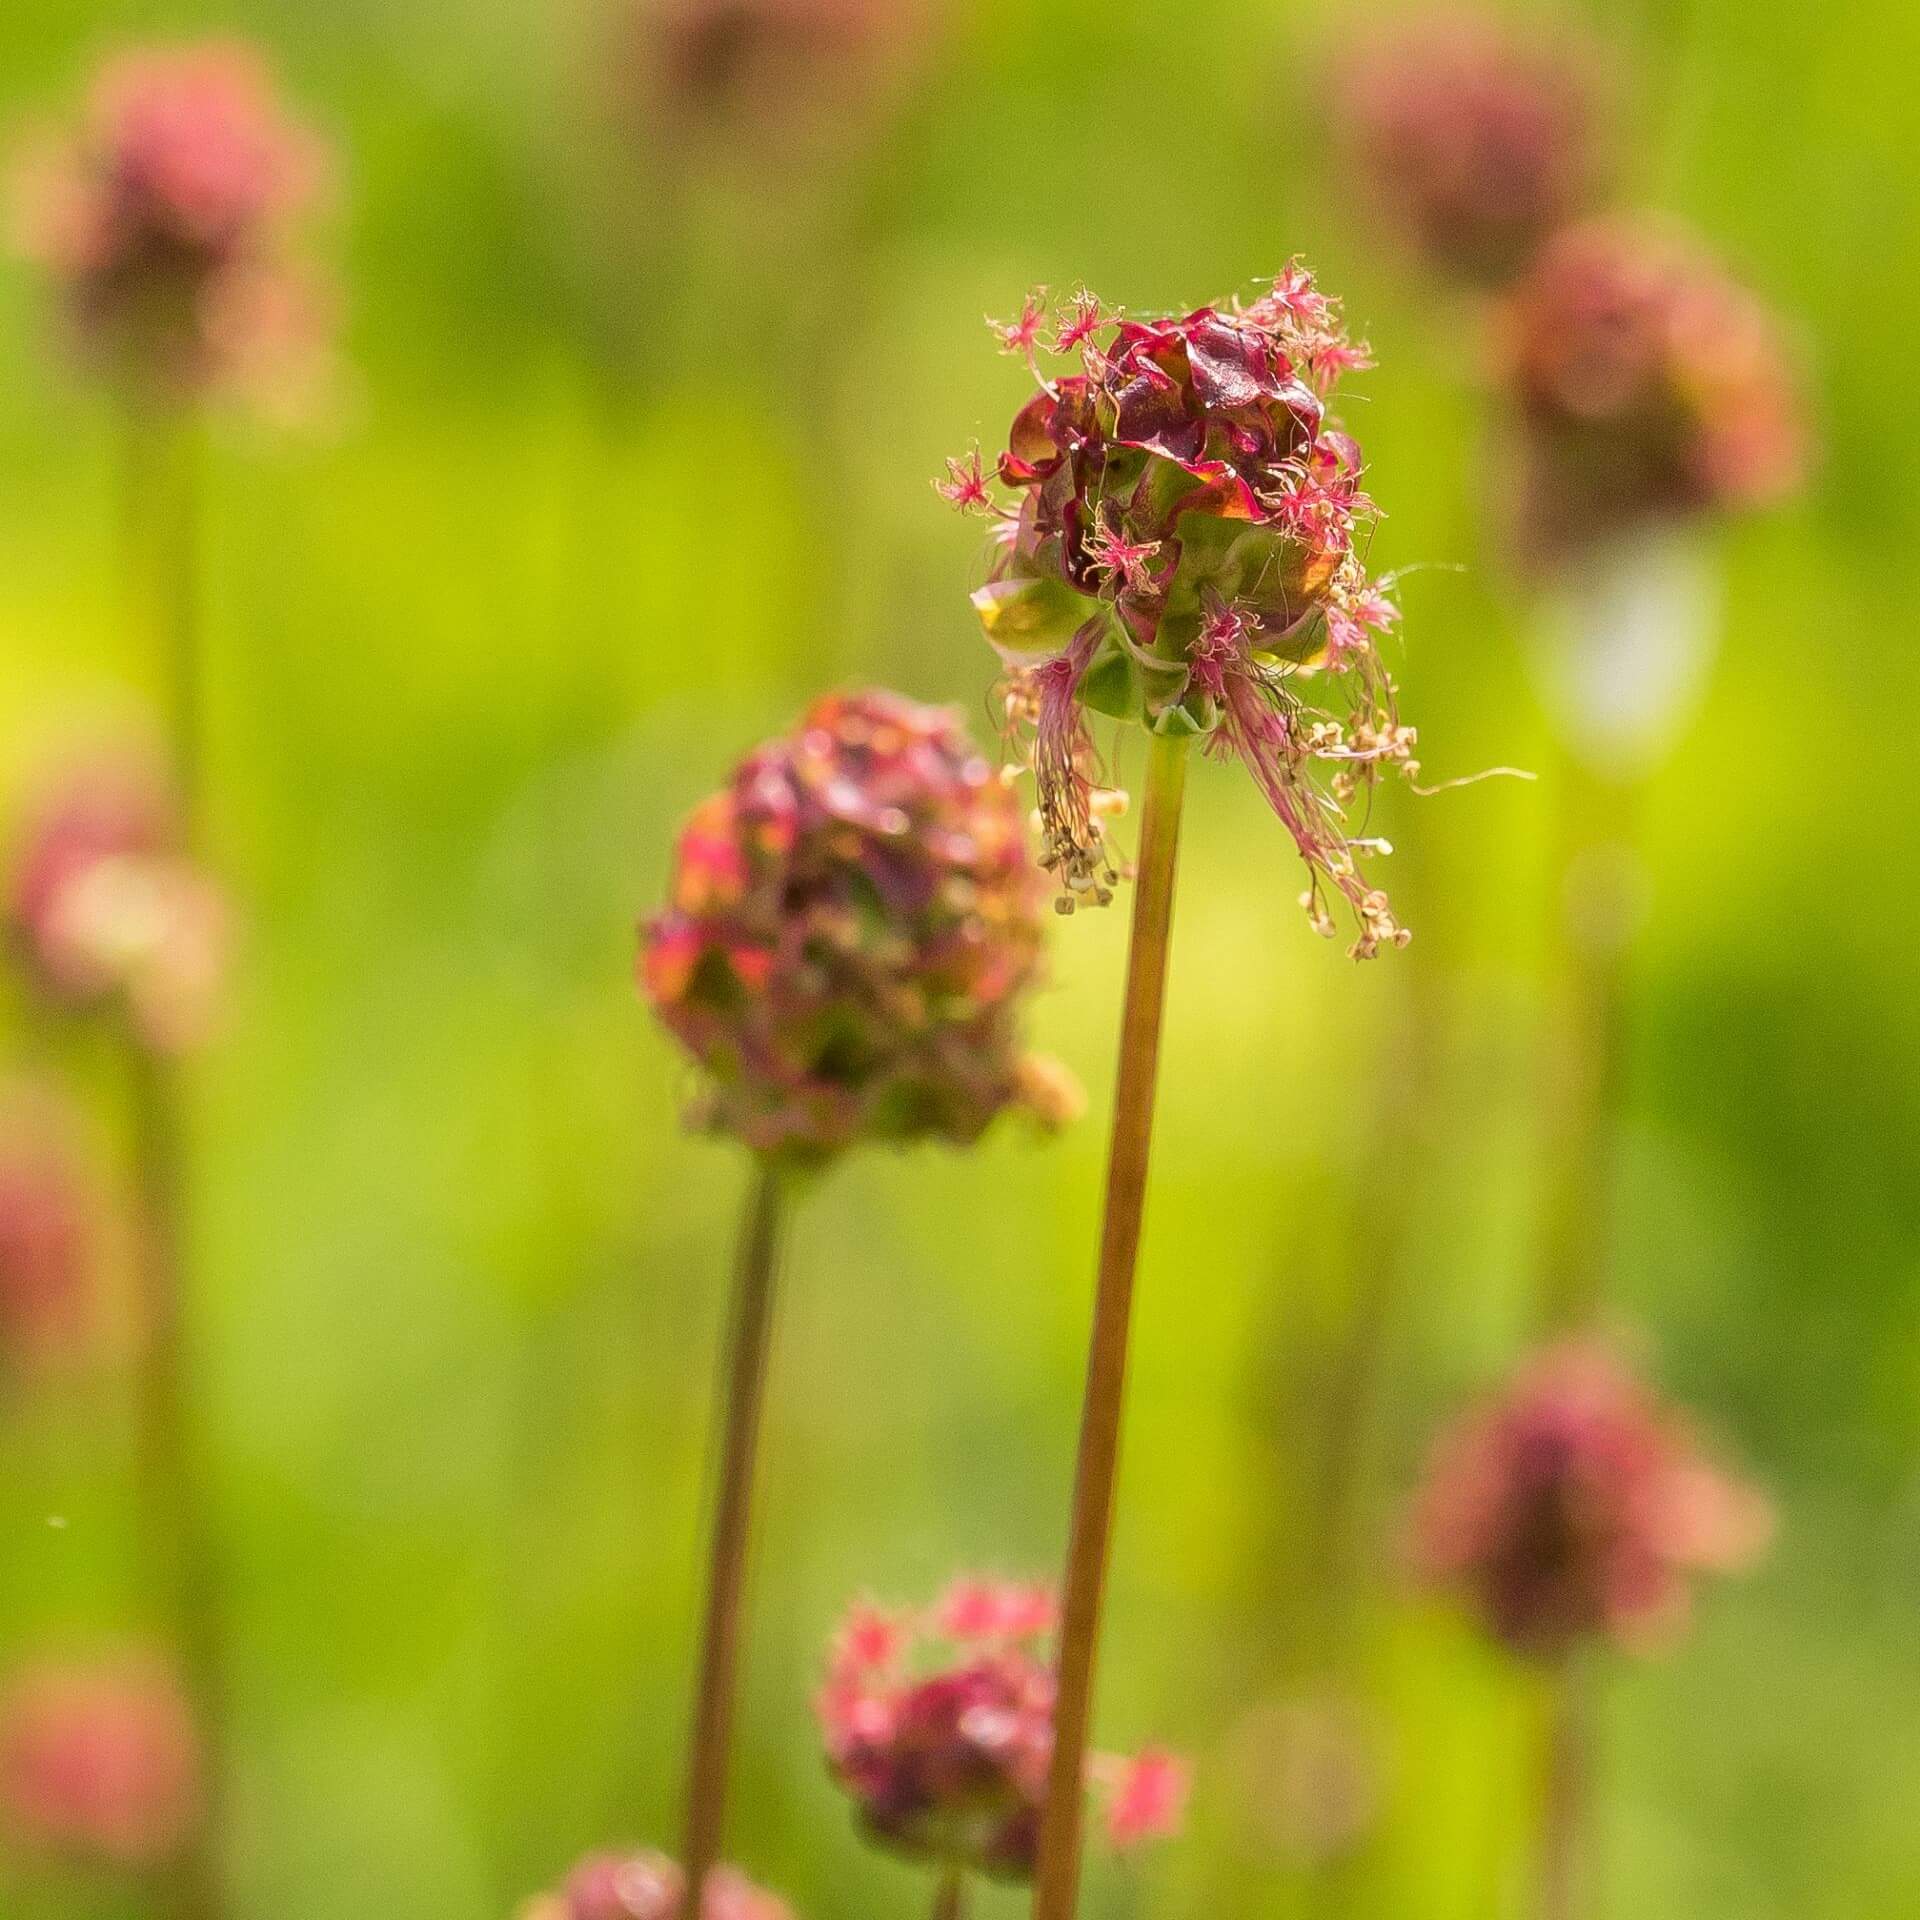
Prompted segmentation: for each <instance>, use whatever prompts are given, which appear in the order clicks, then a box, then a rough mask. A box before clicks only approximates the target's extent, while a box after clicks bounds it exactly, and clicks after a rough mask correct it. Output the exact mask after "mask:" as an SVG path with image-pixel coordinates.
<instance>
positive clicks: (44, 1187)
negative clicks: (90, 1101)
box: [0, 1087, 99, 1374]
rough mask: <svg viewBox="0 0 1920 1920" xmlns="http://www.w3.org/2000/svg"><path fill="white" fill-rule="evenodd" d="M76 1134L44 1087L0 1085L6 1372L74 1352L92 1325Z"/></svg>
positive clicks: (0, 1357) (90, 1239) (85, 1200)
mask: <svg viewBox="0 0 1920 1920" xmlns="http://www.w3.org/2000/svg"><path fill="white" fill-rule="evenodd" d="M73 1132H74V1129H73V1126H72V1123H71V1121H70V1119H69V1116H68V1115H67V1114H66V1113H65V1112H64V1111H63V1110H62V1109H61V1108H60V1106H59V1104H58V1103H57V1102H56V1101H55V1100H53V1099H52V1098H50V1097H49V1096H48V1095H46V1094H44V1093H42V1092H41V1091H40V1090H39V1089H37V1088H27V1087H0V1374H4V1373H6V1372H7V1371H9V1370H11V1369H14V1368H24V1369H27V1370H29V1371H30V1370H32V1369H33V1368H34V1367H35V1366H37V1365H38V1364H39V1363H41V1362H43V1361H46V1360H49V1359H52V1358H54V1357H56V1356H63V1355H66V1354H70V1353H72V1352H73V1351H74V1350H75V1349H77V1348H79V1347H81V1346H84V1345H85V1343H86V1341H87V1339H88V1337H89V1336H90V1335H91V1334H92V1332H93V1331H94V1328H95V1321H96V1314H97V1309H98V1304H99V1303H98V1300H97V1298H96V1294H95V1286H94V1282H95V1278H96V1261H97V1257H98V1248H97V1246H96V1244H95V1241H96V1230H95V1218H94V1195H93V1193H92V1191H91V1190H90V1187H89V1184H88V1182H87V1181H86V1179H85V1177H84V1176H83V1174H82V1173H81V1170H80V1166H79V1161H78V1155H77V1153H76V1150H75V1146H74V1140H73Z"/></svg>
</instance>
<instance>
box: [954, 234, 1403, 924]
mask: <svg viewBox="0 0 1920 1920" xmlns="http://www.w3.org/2000/svg"><path fill="white" fill-rule="evenodd" d="M999 331H1000V335H1001V339H1002V342H1003V344H1004V345H1005V346H1006V347H1007V349H1008V350H1009V351H1010V352H1014V353H1017V354H1019V355H1020V356H1021V357H1022V358H1023V359H1024V360H1025V361H1026V362H1027V365H1028V367H1029V369H1030V370H1031V371H1032V373H1033V376H1034V379H1035V381H1036V383H1037V385H1038V389H1039V390H1038V392H1036V393H1035V395H1034V397H1033V398H1032V399H1031V400H1030V401H1029V402H1028V403H1027V404H1026V406H1025V407H1023V408H1022V409H1021V411H1020V413H1019V415H1018V417H1017V418H1016V419H1015V420H1014V423H1013V428H1012V432H1011V434H1010V436H1009V443H1008V446H1007V450H1006V452H1005V453H1003V454H1002V455H1001V457H1000V459H999V462H998V464H997V466H996V468H995V471H994V474H993V475H992V476H991V477H990V476H989V475H988V474H987V473H986V471H985V470H984V468H983V466H982V463H981V459H980V456H979V454H978V453H977V452H976V453H975V454H973V455H972V456H971V457H970V458H968V459H966V460H963V461H952V462H949V473H948V477H947V479H946V481H945V482H943V483H942V484H941V487H940V491H941V492H942V493H943V494H944V495H945V496H946V497H947V498H948V499H949V500H951V501H952V502H953V503H954V504H955V505H957V506H960V507H962V508H968V509H972V510H975V511H978V512H981V513H984V514H986V515H987V516H988V517H989V518H990V519H991V520H992V521H993V523H994V543H993V563H992V572H991V578H990V580H989V581H988V583H987V585H985V586H984V587H982V588H981V589H980V590H979V591H978V592H977V593H976V594H975V595H974V606H975V608H976V610H977V612H978V613H979V616H980V620H981V623H982V625H983V626H984V628H985V630H986V634H987V637H988V639H989V640H990V641H991V642H992V644H993V646H994V647H995V648H996V649H997V651H998V652H999V654H1000V656H1001V658H1002V659H1003V660H1004V661H1005V662H1006V664H1007V666H1008V669H1009V672H1010V675H1011V680H1010V685H1009V701H1010V706H1011V708H1012V711H1013V713H1014V715H1015V717H1016V718H1017V719H1018V720H1020V721H1022V722H1025V723H1027V724H1030V725H1031V728H1032V732H1033V764H1034V771H1035V775H1036V778H1037V781H1038V787H1039V800H1040V812H1041V819H1042V823H1043V825H1044V828H1045V832H1046V845H1045V849H1044V853H1043V858H1044V860H1045V863H1046V865H1047V866H1048V867H1049V868H1051V869H1052V871H1053V872H1054V873H1055V875H1056V876H1057V877H1058V878H1059V880H1060V882H1061V884H1062V887H1063V889H1064V892H1065V902H1066V904H1068V905H1071V903H1072V902H1073V901H1075V900H1078V899H1088V898H1091V899H1093V900H1095V901H1104V900H1105V899H1106V898H1107V897H1108V896H1109V893H1110V888H1111V882H1112V880H1113V877H1114V869H1113V863H1112V861H1111V859H1110V857H1109V854H1108V852H1107V849H1106V845H1105V833H1104V829H1103V827H1102V824H1101V818H1100V816H1101V813H1102V811H1103V810H1104V808H1103V795H1102V794H1101V792H1100V791H1099V785H1098V781H1097V778H1096V775H1097V772H1098V762H1097V759H1096V756H1095V753H1094V749H1093V746H1092V742H1091V738H1090V735H1089V733H1088V728H1087V722H1086V713H1087V711H1088V710H1089V709H1090V710H1092V711H1094V712H1097V713H1103V714H1109V715H1112V716H1114V717H1116V718H1120V719H1123V720H1134V721H1138V722H1141V723H1142V724H1144V725H1145V726H1147V727H1149V728H1150V729H1152V730H1153V731H1155V732H1159V733H1173V734H1190V735H1205V736H1207V737H1208V738H1210V739H1211V740H1212V742H1213V743H1214V745H1215V747H1216V748H1217V750H1218V751H1220V752H1222V753H1226V754H1230V755H1233V756H1235V757H1237V758H1238V759H1240V760H1241V761H1242V762H1243V763H1244V764H1245V765H1246V767H1247V768H1248V770H1249V771H1250V772H1251V774H1252V775H1253V777H1254V780H1255V781H1256V783H1257V784H1258V786H1259V787H1260V790H1261V792H1262V793H1263V794H1264V795H1265V796H1266V798H1267V800H1268V802H1269V804H1270V805H1271V806H1272V807H1273V809H1274V811H1275V812H1276V813H1277V814H1278V815H1279V817H1280V819H1281V820H1282V821H1283V822H1284V823H1285V825H1286V826H1287V828H1288V829H1289V831H1290V832H1291V833H1292V835H1293V837H1294V840H1295V842H1296V843H1297V845H1298V846H1299V849H1300V852H1301V854H1302V856H1303V857H1304V858H1305V860H1306V862H1307V867H1308V872H1309V878H1310V887H1309V891H1308V894H1307V905H1308V908H1309V911H1310V912H1311V914H1312V915H1313V918H1314V920H1315V923H1316V925H1319V926H1320V927H1321V928H1322V929H1323V930H1330V927H1331V919H1330V915H1329V913H1328V911H1327V905H1326V892H1325V890H1326V889H1327V888H1329V887H1330V888H1331V889H1332V890H1333V892H1334V893H1335V894H1337V895H1339V896H1341V897H1343V898H1344V899H1345V901H1346V902H1347V904H1348V905H1349V907H1350V908H1351V909H1352V912H1353V914H1354V916H1355V918H1356V919H1357V921H1358V923H1359V928H1360V938H1359V941H1358V943H1357V945H1356V947H1355V949H1354V950H1355V952H1356V954H1357V955H1360V956H1362V957H1364V956H1367V955H1370V954H1372V953H1374V952H1375V951H1377V950H1378V948H1379V947H1380V946H1382V945H1386V944H1397V943H1399V942H1401V941H1403V940H1404V939H1405V935H1404V933H1403V932H1402V930H1401V929H1400V928H1399V927H1398V925H1397V924H1396V923H1395V921H1394V918H1393V915H1392V912H1391V910H1390V908H1389V906H1388V904H1387V900H1386V897H1385V895H1384V894H1382V893H1380V892H1379V891H1377V890H1376V889H1375V888H1374V887H1372V886H1371V885H1370V884H1369V883H1368V882H1367V880H1366V879H1365V877H1364V876H1363V874H1362V872H1361V870H1360V864H1359V862H1360V857H1361V856H1362V855H1363V854H1365V853H1367V852H1378V851H1383V850H1384V849H1383V848H1382V847H1381V846H1380V843H1378V842H1376V841H1371V840H1366V839H1357V838H1352V837H1350V836H1349V834H1348V832H1347V830H1346V826H1345V820H1346V815H1347V812H1348V803H1349V802H1350V801H1352V800H1353V798H1354V796H1355V791H1356V788H1357V787H1358V786H1360V785H1361V784H1363V783H1365V782H1368V781H1370V780H1371V779H1372V778H1373V777H1374V775H1375V774H1376V773H1377V772H1378V770H1379V769H1380V768H1381V767H1382V766H1383V765H1398V766H1399V767H1401V768H1402V769H1403V770H1405V771H1408V772H1411V771H1412V770H1413V766H1414V763H1413V759H1412V751H1413V745H1414V735H1413V731H1412V729H1411V728H1408V727H1404V726H1402V725H1401V724H1400V722H1399V720H1398V718H1397V716H1396V714H1395V710H1394V701H1393V684H1392V681H1391V679H1390V678H1389V676H1388V674H1387V672H1386V669H1385V666H1384V664H1383V662H1382V661H1381V658H1380V655H1379V652H1378V650H1377V647H1376V645H1375V636H1376V635H1377V634H1378V632H1379V631H1380V630H1381V629H1382V628H1385V627H1387V626H1389V625H1391V624H1392V622H1393V620H1394V618H1395V609H1394V607H1393V605H1392V604H1391V602H1390V601H1389V600H1388V599H1387V597H1386V595H1385V594H1384V593H1383V592H1382V591H1381V587H1380V584H1379V583H1377V582H1375V581H1373V580H1371V579H1369V577H1368V575H1367V571H1366V568H1365V565H1364V564H1363V562H1362V559H1361V554H1360V548H1361V544H1362V538H1361V536H1362V533H1363V530H1364V529H1365V528H1366V527H1367V526H1368V525H1369V524H1370V521H1371V517H1372V507H1371V503H1370V502H1369V501H1368V499H1367V497H1366V495H1365V494H1364V492H1363V491H1362V490H1361V455H1360V449H1359V447H1358V446H1357V445H1356V444H1355V442H1354V441H1353V440H1352V438H1351V437H1350V436H1348V435H1347V434H1346V433H1344V432H1342V431H1340V429H1339V428H1338V427H1337V426H1336V425H1335V424H1334V423H1333V421H1332V419H1331V417H1330V416H1329V413H1328V397H1329V395H1330V393H1331V390H1332V388H1333V386H1334V385H1335V383H1336V382H1337V381H1338V379H1339V377H1340V376H1341V375H1342V374H1343V373H1345V372H1347V371H1349V370H1351V369H1354V368H1357V367H1362V366H1365V365H1366V364H1367V359H1366V354H1365V350H1364V349H1363V348H1360V347H1356V346H1355V345H1353V344H1352V343H1351V342H1350V341H1349V340H1348V339H1347V337H1346V335H1345V333H1344V332H1343V330H1342V328H1341V325H1340V320H1339V315H1338V312H1337V310H1336V309H1335V307H1334V305H1333V303H1332V302H1331V301H1329V300H1328V299H1327V298H1326V297H1325V296H1324V295H1322V294H1321V293H1319V292H1318V291H1317V290H1316V289H1315V287H1314V284H1313V280H1312V277H1311V276H1310V275H1309V274H1308V273H1307V272H1306V271H1305V270H1304V269H1303V268H1300V267H1298V266H1295V267H1292V268H1289V269H1288V271H1287V272H1286V273H1284V274H1283V275H1281V276H1280V278H1279V279H1278V280H1276V281H1275V282H1274V284H1273V287H1272V289H1271V290H1270V291H1269V292H1267V293H1264V294H1262V295H1261V296H1260V297H1259V298H1258V299H1256V300H1253V301H1252V302H1250V303H1247V304H1244V305H1243V304H1234V305H1230V306H1225V307H1202V308H1201V309H1199V310H1198V311H1197V312H1194V313H1190V314H1187V315H1185V316H1184V317H1183V318H1178V319H1162V320H1127V319H1120V318H1115V317H1112V316H1109V315H1108V314H1107V313H1106V312H1105V310H1104V309H1103V308H1102V307H1101V305H1100V303H1099V302H1098V301H1097V300H1095V299H1094V298H1093V297H1092V296H1091V295H1088V294H1081V295H1080V296H1078V297H1077V298H1076V299H1074V300H1073V301H1072V302H1070V303H1069V304H1068V305H1067V306H1066V307H1065V308H1064V309H1063V310H1061V311H1060V312H1059V313H1057V314H1052V313H1050V311H1049V309H1048V307H1047V304H1046V302H1045V301H1044V300H1043V299H1042V298H1041V297H1040V296H1038V295H1036V296H1034V297H1033V298H1031V299H1029V300H1028V302H1027V303H1026V306H1025V308H1024V309H1023V310H1022V312H1021V314H1020V316H1019V317H1018V318H1017V319H1016V320H1014V321H1013V322H1011V323H1010V324H1008V325H1006V326H1004V327H1002V328H1001V329H1000V330H999ZM1043 351H1044V352H1051V353H1054V354H1056V355H1060V356H1064V357H1067V358H1070V359H1072V360H1075V361H1077V362H1078V364H1079V368H1080V371H1078V372H1077V373H1072V374H1068V375H1065V376H1062V377H1057V378H1056V377H1053V376H1051V375H1049V374H1048V373H1046V372H1043V371H1042V367H1041V362H1040V355H1041V353H1042V352H1043ZM996 480H997V482H998V485H999V488H1000V489H1001V492H1002V493H1004V494H1010V495H1011V497H1012V504H1010V505H1005V504H1001V503H1000V496H999V495H997V494H996V492H995V491H994V485H993V483H994V481H996ZM1334 690H1338V691H1339V693H1340V694H1341V696H1342V699H1341V706H1342V709H1343V711H1342V713H1340V714H1336V713H1334V712H1333V711H1330V710H1328V698H1329V695H1330V694H1331V693H1332V692H1333V691H1334ZM1320 773H1324V775H1325V777H1324V779H1322V778H1317V777H1316V775H1317V774H1320Z"/></svg>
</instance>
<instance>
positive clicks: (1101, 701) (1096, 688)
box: [1080, 643, 1146, 720]
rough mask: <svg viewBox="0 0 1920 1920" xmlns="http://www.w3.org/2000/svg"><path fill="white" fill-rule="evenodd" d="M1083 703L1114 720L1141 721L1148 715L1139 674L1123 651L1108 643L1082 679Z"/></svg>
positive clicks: (1081, 698)
mask: <svg viewBox="0 0 1920 1920" xmlns="http://www.w3.org/2000/svg"><path fill="white" fill-rule="evenodd" d="M1080 704H1081V705H1082V706H1085V707H1091V708H1092V709H1093V711H1094V712H1095V713H1104V714H1105V715H1106V716H1107V717H1108V718H1109V719H1112V720H1138V719H1140V718H1141V716H1142V715H1143V714H1144V713H1145V712H1146V692H1145V689H1144V688H1143V687H1142V686H1141V684H1140V672H1139V669H1138V668H1137V667H1136V666H1135V665H1134V663H1133V661H1132V659H1131V658H1130V657H1129V656H1128V654H1127V653H1126V651H1125V650H1124V649H1123V648H1120V647H1117V646H1114V645H1112V644H1111V643H1109V644H1108V645H1107V646H1105V647H1103V648H1102V649H1101V650H1100V652H1099V653H1098V654H1097V655H1095V657H1094V659H1093V661H1092V662H1091V664H1090V665H1089V666H1088V668H1087V670H1086V672H1085V673H1083V674H1082V675H1081V676H1080Z"/></svg>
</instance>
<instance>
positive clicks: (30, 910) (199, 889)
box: [6, 756, 231, 1052]
mask: <svg viewBox="0 0 1920 1920" xmlns="http://www.w3.org/2000/svg"><path fill="white" fill-rule="evenodd" d="M177 843H178V827H177V823H176V821H175V819H174V816H173V812H172V808H171V806H170V803H169V801H168V799H167V796H166V794H165V792H164V789H163V788H162V786H161V785H160V783H159V781H158V780H157V779H156V778H154V777H153V775H152V774H151V772H150V770H149V769H148V768H147V767H146V766H145V764H144V763H142V762H140V761H139V760H137V759H134V758H128V757H124V756H122V757H118V758H109V759H100V760H96V761H93V762H90V763H87V764H84V765H80V766H75V767H72V768H69V769H67V770H65V771H64V772H63V773H62V774H61V775H60V776H59V777H58V778H56V779H55V780H54V781H53V782H52V783H51V784H50V785H49V786H48V787H47V788H46V790H45V791H43V792H42V793H41V794H39V795H38V796H37V797H36V799H35V801H34V802H33V803H32V805H31V806H30V808H29V810H28V817H27V822H26V826H25V830H24V832H23V833H22V834H21V836H20V839H19V845H18V849H17V851H16V853H15V857H14V863H13V870H12V874H11V876H10V881H9V886H8V892H7V898H6V913H7V922H8V930H9V932H10V934H11V936H12V940H13V944H14V947H15V950H16V952H17V953H18V954H19V956H20V957H21V959H22V961H23V962H24V964H25V966H26V968H27V971H28V973H29V976H30V977H31V979H32V980H33V982H34V984H35V986H36V987H37V988H38V990H39V991H40V992H42V993H43V994H44V995H45V996H46V997H47V998H48V999H49V1000H51V1001H53V1002H55V1003H56V1004H59V1005H64V1006H68V1007H73V1008H77V1009H93V1008H99V1007H111V1008H116V1009H118V1010H121V1011H124V1012H125V1014H126V1015H127V1017H128V1018H129V1020H130V1021H131V1023H132V1026H133V1030H134V1032H135V1033H136V1034H137V1035H138V1036H139V1038H140V1039H141V1040H142V1041H143V1042H144V1043H145V1044H146V1045H148V1046H150V1047H153V1048H155V1049H157V1050H159V1051H162V1052H175V1051H179V1050H182V1049H185V1048H188V1047H191V1046H193V1045H194V1044H195V1043H196V1042H198V1041H199V1040H200V1039H201V1038H202V1037H203V1035H204V1034H205V1032H206V1030H207V1028H208V1026H209V1025H210V1023H211V1021H212V1018H213V1015H214V1012H215V1008H216V1004H217V1001H218V998H219V993H220V988H221V985H222V981H223V978H224V975H225V971H226V959H227V952H228V948H229V944H230V938H231V923H230V916H229V912H228V908H227V903H226V900H225V897H224V896H223V895H222V893H221V892H220V890H219V889H218V888H217V887H216V886H215V885H214V884H213V882H212V881H211V880H210V879H208V877H207V876H206V875H205V874H204V873H202V872H201V871H200V869H199V868H198V867H196V866H195V865H193V864H192V862H190V861H189V860H187V859H186V858H185V857H184V856H183V855H182V854H181V853H180V852H179V851H178V850H177Z"/></svg>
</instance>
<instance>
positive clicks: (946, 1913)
mask: <svg viewBox="0 0 1920 1920" xmlns="http://www.w3.org/2000/svg"><path fill="white" fill-rule="evenodd" d="M966 1912H967V1876H966V1873H965V1871H964V1869H962V1868H960V1867H948V1868H947V1869H946V1870H945V1872H943V1873H942V1874H941V1876H940V1884H939V1885H938V1886H937V1887H935V1888H934V1892H933V1920H966Z"/></svg>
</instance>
